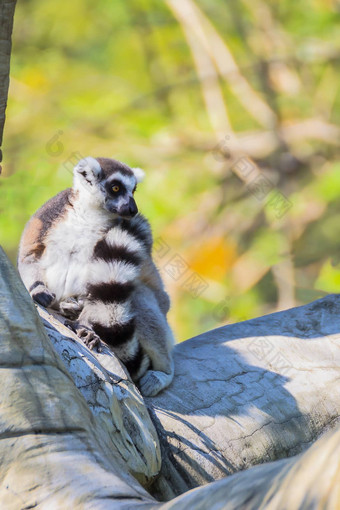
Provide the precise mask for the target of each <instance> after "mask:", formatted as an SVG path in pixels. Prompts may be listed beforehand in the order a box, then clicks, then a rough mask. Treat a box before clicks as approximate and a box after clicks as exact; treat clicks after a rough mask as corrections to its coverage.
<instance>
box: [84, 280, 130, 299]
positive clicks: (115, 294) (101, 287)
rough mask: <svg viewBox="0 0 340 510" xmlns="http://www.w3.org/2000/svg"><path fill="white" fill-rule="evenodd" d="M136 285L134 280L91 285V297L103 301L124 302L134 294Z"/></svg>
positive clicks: (89, 288) (89, 290)
mask: <svg viewBox="0 0 340 510" xmlns="http://www.w3.org/2000/svg"><path fill="white" fill-rule="evenodd" d="M134 288H135V286H134V284H133V283H132V282H126V283H116V282H111V283H98V284H97V285H89V287H88V292H89V298H90V299H92V300H94V301H101V302H102V303H124V301H126V300H127V299H128V298H129V297H130V296H131V294H132V292H133V290H134Z"/></svg>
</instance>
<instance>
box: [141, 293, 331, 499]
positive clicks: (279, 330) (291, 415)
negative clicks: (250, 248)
mask: <svg viewBox="0 0 340 510" xmlns="http://www.w3.org/2000/svg"><path fill="white" fill-rule="evenodd" d="M175 367H176V368H175V378H174V381H173V383H172V385H171V386H170V387H169V388H168V389H166V390H165V391H164V392H162V393H161V394H159V395H158V396H156V397H153V398H152V399H146V400H147V405H148V406H149V409H150V412H151V413H152V416H153V420H154V423H155V425H156V428H157V431H158V435H159V438H160V441H161V444H162V458H163V462H162V470H161V475H160V477H159V478H158V480H157V481H156V483H155V486H154V494H155V495H157V496H158V497H162V498H166V499H171V498H173V497H174V496H176V495H178V494H181V493H183V492H185V491H187V490H188V489H192V488H193V487H197V486H199V485H203V484H205V483H207V482H211V481H213V480H217V479H219V478H222V477H225V476H227V475H230V474H233V473H235V472H237V471H240V470H244V469H247V468H249V467H251V466H254V465H255V464H260V463H263V462H268V461H272V460H276V459H279V458H282V457H290V456H292V455H295V454H297V453H299V452H301V451H303V450H304V449H305V448H307V447H308V446H309V445H310V444H311V443H312V442H313V441H315V439H316V438H318V437H319V435H320V434H322V433H323V432H324V431H326V430H328V429H329V428H332V427H334V426H336V424H337V423H339V421H340V419H339V417H340V384H339V378H340V296H339V295H332V296H327V297H325V298H323V299H320V300H319V301H316V302H314V303H311V304H308V305H305V306H302V307H299V308H294V309H291V310H287V311H284V312H279V313H274V314H271V315H267V316H264V317H260V318H257V319H253V320H250V321H247V322H243V323H239V324H232V325H230V326H224V327H222V328H219V329H216V330H213V331H209V332H207V333H204V334H202V335H200V336H198V337H196V338H193V339H190V340H187V341H186V342H183V343H181V344H178V345H177V346H176V348H175Z"/></svg>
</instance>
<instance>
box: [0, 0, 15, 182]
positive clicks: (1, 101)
mask: <svg viewBox="0 0 340 510" xmlns="http://www.w3.org/2000/svg"><path fill="white" fill-rule="evenodd" d="M15 4H16V0H1V3H0V161H2V151H1V145H2V136H3V130H4V124H5V112H6V106H7V94H8V86H9V64H10V57H11V47H12V44H11V40H12V39H11V38H12V29H13V18H14V10H15ZM0 173H1V170H0Z"/></svg>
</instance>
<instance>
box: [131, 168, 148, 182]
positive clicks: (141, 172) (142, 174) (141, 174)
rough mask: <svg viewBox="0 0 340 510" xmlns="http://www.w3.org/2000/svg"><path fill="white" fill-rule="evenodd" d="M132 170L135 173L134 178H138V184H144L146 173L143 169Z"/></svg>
mask: <svg viewBox="0 0 340 510" xmlns="http://www.w3.org/2000/svg"><path fill="white" fill-rule="evenodd" d="M131 170H132V171H133V173H134V176H135V177H136V181H137V182H142V180H143V179H144V177H145V172H144V170H142V169H141V168H131Z"/></svg>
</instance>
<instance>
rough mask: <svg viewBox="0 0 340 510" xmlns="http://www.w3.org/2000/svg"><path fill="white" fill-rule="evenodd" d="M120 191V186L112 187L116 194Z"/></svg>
mask: <svg viewBox="0 0 340 510" xmlns="http://www.w3.org/2000/svg"><path fill="white" fill-rule="evenodd" d="M119 190H120V188H119V186H118V184H115V185H114V186H112V191H114V192H115V193H117V192H118V191H119Z"/></svg>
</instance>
